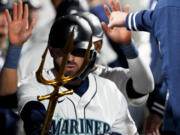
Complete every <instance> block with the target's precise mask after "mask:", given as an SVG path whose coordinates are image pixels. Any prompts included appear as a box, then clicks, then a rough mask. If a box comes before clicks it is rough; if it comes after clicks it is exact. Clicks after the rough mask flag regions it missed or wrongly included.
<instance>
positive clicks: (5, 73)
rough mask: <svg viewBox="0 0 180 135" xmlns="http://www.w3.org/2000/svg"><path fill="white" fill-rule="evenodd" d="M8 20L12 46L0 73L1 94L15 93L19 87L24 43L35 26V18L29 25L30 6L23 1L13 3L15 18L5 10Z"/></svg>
mask: <svg viewBox="0 0 180 135" xmlns="http://www.w3.org/2000/svg"><path fill="white" fill-rule="evenodd" d="M5 15H6V19H7V21H8V38H9V42H10V46H9V49H8V54H7V57H6V61H5V65H4V67H3V69H2V71H1V74H0V95H10V94H14V93H15V92H16V89H17V65H18V61H19V56H20V52H21V48H22V45H23V44H24V42H25V41H26V40H27V39H28V38H29V37H30V35H31V33H32V29H33V26H34V20H32V22H31V23H30V25H28V6H27V5H25V6H24V15H23V6H22V2H18V5H17V4H16V3H14V5H13V20H12V18H11V16H10V14H9V11H8V10H5Z"/></svg>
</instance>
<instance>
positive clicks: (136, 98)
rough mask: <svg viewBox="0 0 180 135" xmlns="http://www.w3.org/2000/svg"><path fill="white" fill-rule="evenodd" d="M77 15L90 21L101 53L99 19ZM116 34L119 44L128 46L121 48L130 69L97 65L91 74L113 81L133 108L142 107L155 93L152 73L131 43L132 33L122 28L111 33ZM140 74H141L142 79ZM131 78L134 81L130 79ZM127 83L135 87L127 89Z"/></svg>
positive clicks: (97, 48)
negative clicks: (150, 94) (149, 96)
mask: <svg viewBox="0 0 180 135" xmlns="http://www.w3.org/2000/svg"><path fill="white" fill-rule="evenodd" d="M75 15H78V16H81V17H83V18H84V19H86V20H88V23H89V24H90V26H91V29H92V32H93V42H94V45H95V49H96V51H98V52H99V51H100V49H101V47H102V44H103V30H102V26H101V23H100V21H99V19H98V18H97V17H96V16H95V15H93V14H91V13H89V12H83V13H77V14H75ZM105 32H106V31H105ZM115 32H117V33H116V34H117V35H118V36H119V43H121V44H123V45H124V46H126V47H122V46H121V49H122V50H123V52H124V54H125V56H126V57H127V61H128V65H129V69H124V68H121V67H117V68H110V67H105V66H102V65H98V63H97V64H96V65H95V66H94V68H93V69H92V70H91V72H92V73H94V74H96V75H99V76H101V77H104V78H107V79H109V80H111V81H113V82H114V83H115V84H116V85H117V87H118V88H119V90H121V92H122V93H123V94H124V96H125V97H126V99H127V101H128V103H129V104H131V105H133V106H138V105H142V104H143V103H145V102H146V100H147V98H148V94H149V93H150V92H152V91H153V87H154V85H153V84H154V82H153V77H152V73H151V71H150V68H149V67H148V65H146V64H145V63H144V62H143V60H142V59H141V58H140V57H139V56H138V53H137V50H136V49H135V47H134V44H133V43H132V42H131V32H129V31H127V30H126V29H124V28H122V29H117V30H116V31H112V32H111V33H115ZM109 36H110V35H109ZM111 37H112V36H110V38H111ZM99 57H101V56H99ZM136 67H138V68H136ZM129 70H130V71H129ZM139 74H141V76H140V77H139ZM123 75H125V76H126V77H124V78H123V77H122V78H121V77H120V76H123ZM131 77H132V80H131V79H130V78H131ZM137 78H138V79H137ZM129 79H130V80H129ZM127 81H128V85H129V86H132V85H133V87H126V84H127ZM132 83H133V84H132Z"/></svg>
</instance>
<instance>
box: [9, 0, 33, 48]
mask: <svg viewBox="0 0 180 135" xmlns="http://www.w3.org/2000/svg"><path fill="white" fill-rule="evenodd" d="M28 10H29V9H28V5H27V4H25V5H24V10H23V4H22V1H19V2H18V4H17V3H14V4H13V18H11V16H10V14H9V11H8V10H7V9H6V10H5V15H6V19H7V21H8V38H9V41H10V43H11V44H13V45H16V46H22V45H23V43H24V42H25V41H26V40H27V39H28V38H29V37H30V36H31V34H32V29H33V26H34V24H35V21H34V20H33V19H32V21H31V22H30V25H29V22H28V16H29V11H28Z"/></svg>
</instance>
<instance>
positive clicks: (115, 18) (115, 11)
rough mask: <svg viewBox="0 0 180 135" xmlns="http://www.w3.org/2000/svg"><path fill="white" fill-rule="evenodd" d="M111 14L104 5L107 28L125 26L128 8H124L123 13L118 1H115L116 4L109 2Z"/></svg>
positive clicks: (112, 1) (112, 0)
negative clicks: (107, 20)
mask: <svg viewBox="0 0 180 135" xmlns="http://www.w3.org/2000/svg"><path fill="white" fill-rule="evenodd" d="M110 5H111V9H112V12H111V11H110V10H109V8H108V7H107V6H106V5H105V6H104V10H105V12H106V15H107V17H108V19H109V24H108V27H109V28H113V27H117V26H125V22H126V16H127V14H128V12H129V7H127V6H126V7H125V12H123V11H122V10H121V7H120V3H119V0H116V4H115V2H114V0H111V1H110Z"/></svg>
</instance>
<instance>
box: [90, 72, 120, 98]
mask: <svg viewBox="0 0 180 135" xmlns="http://www.w3.org/2000/svg"><path fill="white" fill-rule="evenodd" d="M92 78H93V79H92ZM89 80H90V81H92V80H95V82H96V85H97V89H98V91H99V92H102V93H104V94H108V95H111V96H115V97H116V96H117V97H124V96H123V94H122V93H121V91H120V90H119V89H118V87H117V86H116V84H115V83H114V82H113V81H111V80H109V79H106V78H104V77H101V76H98V75H95V74H90V75H89Z"/></svg>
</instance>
